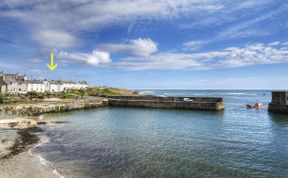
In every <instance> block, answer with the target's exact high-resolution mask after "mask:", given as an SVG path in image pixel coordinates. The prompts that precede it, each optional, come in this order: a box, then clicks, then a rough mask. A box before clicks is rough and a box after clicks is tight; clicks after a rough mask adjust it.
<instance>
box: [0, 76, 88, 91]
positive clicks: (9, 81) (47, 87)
mask: <svg viewBox="0 0 288 178" xmlns="http://www.w3.org/2000/svg"><path fill="white" fill-rule="evenodd" d="M87 87H88V84H87V82H83V81H82V82H73V81H62V80H28V78H27V77H26V75H21V74H19V73H17V74H5V73H3V72H0V89H1V90H0V92H1V93H9V94H18V93H27V92H62V91H66V90H69V89H86V88H87Z"/></svg>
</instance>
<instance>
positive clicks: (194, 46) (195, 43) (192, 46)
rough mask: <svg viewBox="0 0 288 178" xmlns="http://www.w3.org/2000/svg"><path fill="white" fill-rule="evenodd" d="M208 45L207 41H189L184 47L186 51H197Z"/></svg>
mask: <svg viewBox="0 0 288 178" xmlns="http://www.w3.org/2000/svg"><path fill="white" fill-rule="evenodd" d="M206 43H207V41H201V40H193V41H188V42H186V43H184V44H183V45H182V47H183V49H184V50H197V49H199V48H201V47H202V46H204V45H205V44H206Z"/></svg>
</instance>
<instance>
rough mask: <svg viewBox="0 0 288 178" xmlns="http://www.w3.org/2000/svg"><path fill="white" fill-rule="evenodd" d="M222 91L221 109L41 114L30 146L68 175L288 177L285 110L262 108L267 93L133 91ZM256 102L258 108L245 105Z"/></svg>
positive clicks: (57, 171) (110, 109)
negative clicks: (40, 135) (37, 136)
mask: <svg viewBox="0 0 288 178" xmlns="http://www.w3.org/2000/svg"><path fill="white" fill-rule="evenodd" d="M139 92H140V93H142V94H151V95H159V96H187V97H189V96H208V97H223V98H224V101H225V110H224V111H222V112H215V111H192V110H173V109H147V108H146V109H145V108H121V107H104V108H98V109H90V110H85V111H74V112H68V113H57V114H47V115H44V116H43V119H45V120H46V121H57V123H58V124H55V125H50V126H46V127H43V129H44V130H45V132H44V133H45V137H46V139H44V140H45V141H44V142H42V143H41V144H38V145H37V146H36V147H35V148H33V149H32V150H30V151H31V152H32V154H35V155H37V156H38V157H39V158H41V162H42V163H43V164H44V165H45V166H49V167H51V168H52V169H53V171H54V173H55V174H57V175H59V176H62V177H71V178H74V177H75V178H82V177H83V178H84V177H85V178H90V177H91V178H92V177H93V178H94V177H95V178H96V177H100V178H101V177H105V178H118V177H125V178H130V177H131V178H132V177H133V178H134V177H136V178H138V177H139V178H142V177H143V178H144V177H145V178H146V177H147V178H154V177H155V178H156V177H157V178H162V177H163V178H164V177H165V178H170V177H171V178H173V177H175V178H177V177H189V178H190V177H192V178H193V177H201V178H202V177H204V178H205V177H219V178H220V177H221V178H223V177H224V178H226V177H227V178H228V177H229V178H230V177H288V115H280V114H272V113H268V112H267V107H268V103H269V102H270V101H271V91H266V90H265V91H264V90H260V91H258V90H199V91H198V90H139ZM256 102H262V103H263V104H264V108H263V109H259V110H257V109H246V104H254V103H256Z"/></svg>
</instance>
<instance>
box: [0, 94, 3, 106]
mask: <svg viewBox="0 0 288 178" xmlns="http://www.w3.org/2000/svg"><path fill="white" fill-rule="evenodd" d="M3 103H4V97H3V96H2V95H0V104H3Z"/></svg>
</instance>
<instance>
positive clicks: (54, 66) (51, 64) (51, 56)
mask: <svg viewBox="0 0 288 178" xmlns="http://www.w3.org/2000/svg"><path fill="white" fill-rule="evenodd" d="M57 66H58V64H54V53H53V52H51V54H50V64H47V67H48V68H49V69H50V70H51V71H53V70H55V69H56V68H57Z"/></svg>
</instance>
